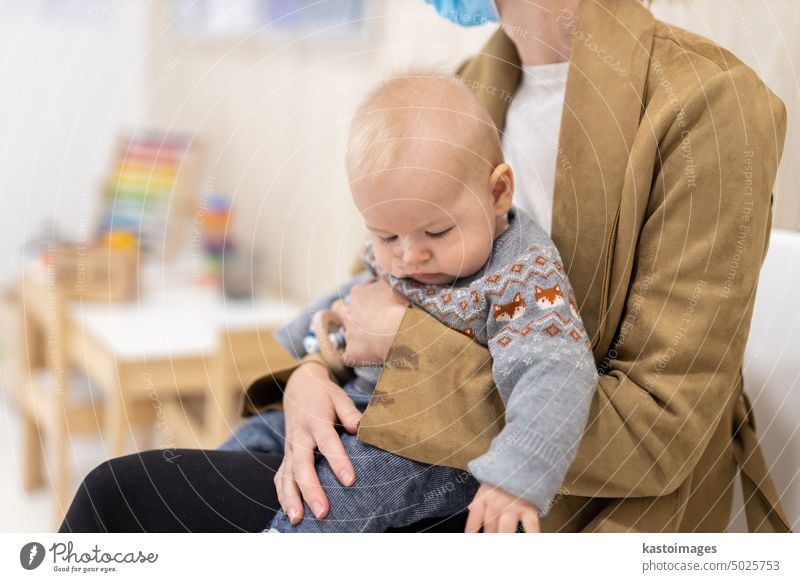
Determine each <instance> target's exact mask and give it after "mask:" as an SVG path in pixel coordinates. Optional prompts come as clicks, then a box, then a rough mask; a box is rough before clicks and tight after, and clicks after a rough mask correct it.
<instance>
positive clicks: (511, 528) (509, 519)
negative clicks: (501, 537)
mask: <svg viewBox="0 0 800 582" xmlns="http://www.w3.org/2000/svg"><path fill="white" fill-rule="evenodd" d="M519 522H520V515H519V513H517V512H516V511H504V512H503V513H501V514H500V517H499V518H498V519H497V531H498V532H500V533H515V532H516V531H517V525H518V524H519Z"/></svg>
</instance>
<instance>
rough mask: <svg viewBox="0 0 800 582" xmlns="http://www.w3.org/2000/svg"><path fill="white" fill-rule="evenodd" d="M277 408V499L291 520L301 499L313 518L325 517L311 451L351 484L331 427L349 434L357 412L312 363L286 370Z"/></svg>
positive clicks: (350, 473) (348, 466)
mask: <svg viewBox="0 0 800 582" xmlns="http://www.w3.org/2000/svg"><path fill="white" fill-rule="evenodd" d="M283 411H284V416H285V419H286V443H285V446H284V455H283V462H282V463H281V466H280V468H279V469H278V471H277V473H276V474H275V489H276V491H277V494H278V501H279V502H280V504H281V508H282V509H283V511H284V512H285V513H286V515H288V516H289V520H290V521H291V522H292V524H297V523H299V522H300V520H301V519H303V502H302V500H303V499H304V500H305V501H306V503H308V505H309V506H310V507H311V509H312V511H313V512H314V515H316V517H318V518H321V517H325V516H326V515H327V514H328V509H329V506H328V498H327V497H326V495H325V492H324V491H323V489H322V486H321V485H320V482H319V479H318V478H317V472H316V470H315V468H314V451H315V449H317V448H319V450H320V452H321V453H322V454H323V455H324V456H325V458H326V459H327V460H328V462H329V463H330V465H331V468H332V469H333V471H334V473H335V474H336V476H337V477H338V479H339V481H340V482H341V483H342V485H344V486H349V485H352V483H353V481H354V480H355V471H354V470H353V465H352V463H351V462H350V459H349V458H348V457H347V454H346V453H345V451H344V447H343V446H342V440H341V439H340V438H339V434H338V433H337V432H336V429H335V428H334V426H333V425H334V423H335V422H337V421H338V422H339V423H340V424H341V425H342V426H344V428H345V430H347V431H348V432H350V433H355V432H356V429H357V425H358V421H359V420H360V419H361V413H360V412H359V411H358V409H357V408H356V406H355V404H353V401H352V400H351V399H350V398H349V397H348V396H347V394H345V393H344V391H343V390H342V389H341V387H340V386H338V385H336V384H335V383H333V382H332V381H331V380H330V377H329V376H328V370H327V369H326V368H325V367H324V366H323V365H322V364H319V363H315V362H308V363H305V364H303V365H301V366H300V367H299V368H297V369H296V370H295V371H294V372H292V375H291V376H290V377H289V381H288V382H287V384H286V390H285V392H284V395H283ZM301 496H302V497H301Z"/></svg>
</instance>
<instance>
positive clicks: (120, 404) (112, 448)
mask: <svg viewBox="0 0 800 582" xmlns="http://www.w3.org/2000/svg"><path fill="white" fill-rule="evenodd" d="M105 414H106V436H107V444H108V455H109V458H114V457H119V456H121V455H123V454H124V453H125V440H126V439H125V430H126V428H127V427H126V422H125V402H124V400H123V399H122V395H121V394H120V392H119V390H114V391H112V392H111V393H110V394H109V395H108V401H107V402H106V410H105Z"/></svg>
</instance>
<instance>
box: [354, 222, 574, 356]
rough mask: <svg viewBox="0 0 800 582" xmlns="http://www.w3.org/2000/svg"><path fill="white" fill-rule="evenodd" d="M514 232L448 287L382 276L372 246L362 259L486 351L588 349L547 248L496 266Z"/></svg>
mask: <svg viewBox="0 0 800 582" xmlns="http://www.w3.org/2000/svg"><path fill="white" fill-rule="evenodd" d="M516 212H517V213H518V212H519V210H517V211H516ZM517 220H518V218H517ZM514 230H516V229H512V228H511V227H510V226H509V229H508V230H506V231H505V232H504V233H502V234H501V235H500V236H499V237H498V238H497V240H496V241H495V244H494V247H495V248H494V255H495V256H494V259H495V260H493V261H489V263H488V264H487V265H486V266H485V267H484V269H482V270H481V271H480V272H478V273H476V274H475V275H473V276H471V277H465V278H462V279H459V280H457V281H455V282H453V283H452V284H450V285H428V284H424V283H420V282H418V281H416V280H414V279H410V278H404V279H401V278H398V277H394V276H392V275H390V274H388V273H386V272H385V271H384V270H383V269H381V267H380V265H379V264H378V262H377V260H376V258H375V252H374V249H373V247H372V242H371V241H367V243H366V244H365V247H364V254H363V258H364V261H365V262H366V264H367V265H368V266H369V268H370V270H372V272H373V273H374V274H375V275H376V276H381V277H384V278H386V279H387V280H388V281H389V283H390V284H391V285H392V287H393V288H394V289H396V290H397V291H399V292H400V293H402V294H403V295H404V296H405V297H406V298H407V299H408V300H409V301H411V302H412V303H414V304H415V305H417V306H419V307H420V308H422V309H424V310H425V311H427V312H428V313H430V314H431V315H433V316H435V317H436V318H437V319H439V320H440V321H441V322H442V323H445V324H446V325H448V326H450V327H452V328H453V329H456V330H458V331H460V332H461V333H463V334H465V335H467V336H469V337H470V338H472V339H474V340H475V341H477V342H479V343H481V344H483V345H487V346H489V347H490V348H492V347H494V348H495V349H497V350H498V351H500V350H506V349H508V348H509V346H512V344H529V345H531V346H532V347H534V346H535V345H536V344H537V343H538V341H539V340H540V339H542V338H544V339H546V340H550V339H552V338H555V337H563V338H567V339H568V340H569V341H570V342H575V343H579V344H581V345H582V347H585V348H586V349H588V347H589V341H588V338H587V337H586V331H585V330H584V327H583V323H582V322H581V319H580V316H579V314H578V309H577V304H576V300H575V298H574V295H573V293H572V290H571V286H570V284H569V281H568V280H567V277H566V275H565V273H564V268H563V265H562V263H561V259H560V257H559V256H558V251H557V250H556V249H555V246H554V245H552V243H551V244H550V245H548V246H544V245H539V244H530V245H524V246H522V247H521V248H520V249H519V250H518V251H516V252H513V253H511V259H512V260H510V261H508V262H507V263H505V264H501V265H497V264H496V259H497V250H498V247H500V246H502V247H504V249H505V250H506V251H507V250H508V247H509V246H510V245H513V243H514V242H515V241H513V240H510V241H509V240H506V239H507V238H512V239H513V238H514V237H513V231H514ZM509 235H511V236H509ZM565 297H566V301H565ZM515 347H516V346H515ZM515 351H516V350H515ZM492 355H493V357H496V355H495V354H494V353H493V354H492Z"/></svg>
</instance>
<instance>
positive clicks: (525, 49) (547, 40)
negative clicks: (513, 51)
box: [497, 0, 580, 66]
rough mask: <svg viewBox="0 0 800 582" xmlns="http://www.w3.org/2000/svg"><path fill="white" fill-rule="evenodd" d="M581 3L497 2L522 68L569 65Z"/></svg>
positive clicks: (568, 0) (554, 0)
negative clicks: (523, 66) (566, 62)
mask: <svg viewBox="0 0 800 582" xmlns="http://www.w3.org/2000/svg"><path fill="white" fill-rule="evenodd" d="M579 6H580V0H497V7H498V10H499V11H500V20H501V22H502V26H503V29H504V30H505V31H506V34H507V35H508V36H509V38H510V39H511V40H512V41H513V42H514V44H515V45H516V47H517V52H518V53H519V56H520V59H521V60H522V64H523V65H528V66H530V65H547V64H551V63H563V62H564V61H568V60H569V57H570V52H571V47H572V37H573V35H574V33H575V30H576V26H577V21H578V8H579Z"/></svg>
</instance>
